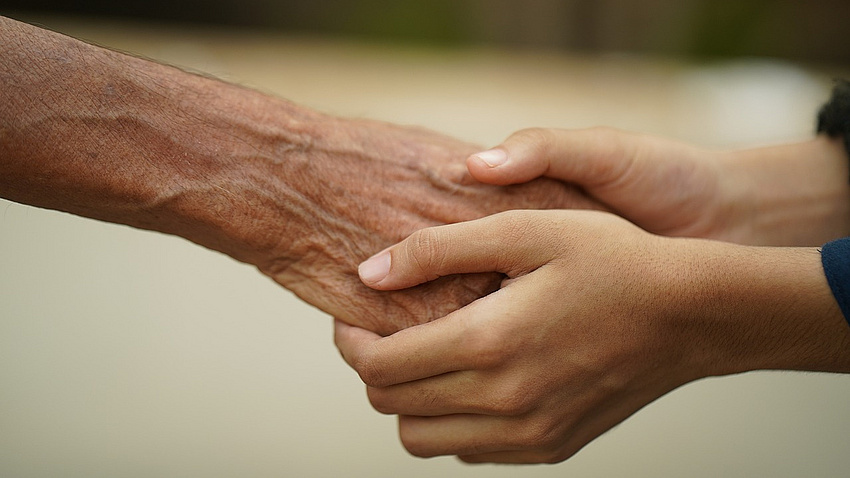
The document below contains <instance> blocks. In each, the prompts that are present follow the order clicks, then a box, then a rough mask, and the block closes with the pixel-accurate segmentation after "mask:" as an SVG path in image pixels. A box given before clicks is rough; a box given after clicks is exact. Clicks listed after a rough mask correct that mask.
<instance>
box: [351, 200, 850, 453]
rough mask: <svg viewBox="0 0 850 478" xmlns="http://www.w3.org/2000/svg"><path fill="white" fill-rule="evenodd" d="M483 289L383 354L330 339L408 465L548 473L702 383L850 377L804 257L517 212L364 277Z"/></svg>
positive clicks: (361, 341)
mask: <svg viewBox="0 0 850 478" xmlns="http://www.w3.org/2000/svg"><path fill="white" fill-rule="evenodd" d="M483 271H497V272H501V273H502V274H504V277H505V279H504V281H503V283H502V288H501V289H500V290H498V291H496V292H494V293H492V294H490V295H488V296H486V297H484V298H482V299H479V300H477V301H475V302H473V303H472V304H470V305H468V306H466V307H465V308H463V309H461V310H459V311H457V312H454V313H452V314H450V315H448V316H446V317H444V318H442V319H439V320H437V321H434V322H431V323H429V324H425V325H420V326H415V327H411V328H409V329H405V330H402V331H400V332H398V333H396V334H393V335H391V336H388V337H385V338H382V337H380V336H378V335H376V334H374V333H372V332H369V331H366V330H364V329H360V328H356V327H351V326H349V325H346V324H343V323H342V322H337V325H336V329H335V331H336V342H337V346H338V347H339V349H340V351H341V352H342V355H343V357H344V359H345V360H346V361H347V362H348V363H349V364H350V365H352V367H353V368H354V369H355V370H357V372H358V373H359V374H360V376H361V378H362V379H363V380H364V382H365V383H366V384H367V385H368V395H369V399H370V401H371V402H372V404H373V406H374V407H375V408H376V409H377V410H379V411H381V412H384V413H391V414H398V415H399V425H400V435H401V440H402V442H403V443H404V445H405V447H406V448H407V449H408V450H410V451H411V452H412V453H413V454H415V455H418V456H433V455H444V454H452V455H459V456H460V457H461V458H462V459H464V460H466V461H470V462H482V461H489V462H556V461H560V460H564V459H566V458H568V457H569V456H571V455H572V454H574V453H575V452H576V451H578V450H579V449H580V448H581V447H582V446H584V445H585V444H587V443H588V442H589V441H591V440H593V439H594V438H595V437H597V436H598V435H600V434H602V433H604V432H605V431H606V430H608V429H610V428H611V427H613V426H614V425H616V424H617V423H619V422H621V421H622V420H624V419H625V418H627V417H628V416H629V415H631V414H632V413H634V412H636V411H637V410H638V409H640V408H641V407H643V406H644V405H646V404H648V403H650V402H651V401H653V400H655V399H656V398H658V397H660V396H662V395H664V394H665V393H667V392H669V391H671V390H673V389H675V388H676V387H678V386H680V385H682V384H685V383H687V382H690V381H692V380H695V379H698V378H701V377H706V376H711V375H722V374H730V373H737V372H743V371H747V370H753V369H765V368H768V369H804V370H829V371H850V328H848V327H847V324H846V322H845V321H844V318H843V316H842V315H841V312H840V310H839V309H838V306H837V304H836V303H835V299H834V298H833V297H832V294H831V292H830V289H829V287H828V285H827V283H826V279H825V277H824V274H823V270H822V268H821V262H820V254H819V253H818V250H817V249H816V248H791V247H785V248H772V247H754V246H742V245H735V244H730V243H724V242H718V241H712V240H705V239H689V238H669V237H663V236H658V235H653V234H650V233H647V232H645V231H643V230H641V229H640V228H638V227H636V226H634V225H632V224H630V223H629V222H627V221H625V220H624V219H622V218H620V217H617V216H615V215H613V214H609V213H603V212H593V211H513V212H507V213H501V214H497V215H494V216H489V217H486V218H483V219H479V220H475V221H471V222H466V223H460V224H454V225H448V226H440V227H434V228H429V229H424V230H421V231H418V232H416V233H414V234H413V235H411V236H410V237H409V238H408V239H406V240H404V241H403V242H401V243H399V244H397V245H395V246H393V247H391V248H389V249H387V250H385V251H383V252H381V253H379V254H377V255H376V256H374V257H372V258H371V259H369V260H368V261H366V262H365V263H363V264H361V266H360V276H361V279H362V280H363V281H364V282H365V283H366V284H367V285H369V286H370V287H373V288H375V289H378V290H383V291H388V290H395V289H400V288H404V287H410V286H413V285H415V284H419V283H422V282H425V281H430V280H433V279H436V278H438V277H442V276H447V275H452V274H459V273H473V272H483Z"/></svg>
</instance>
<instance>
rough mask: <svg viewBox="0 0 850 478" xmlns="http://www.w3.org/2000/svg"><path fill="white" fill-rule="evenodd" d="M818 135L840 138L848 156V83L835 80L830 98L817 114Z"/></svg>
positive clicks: (849, 93)
mask: <svg viewBox="0 0 850 478" xmlns="http://www.w3.org/2000/svg"><path fill="white" fill-rule="evenodd" d="M817 132H818V133H826V134H827V135H829V136H830V137H833V138H837V137H839V136H840V137H842V138H843V139H844V149H846V150H847V154H848V155H850V82H848V81H846V80H837V81H836V82H835V88H833V90H832V97H831V98H830V99H829V101H827V102H826V104H824V105H823V106H821V108H820V112H818V129H817Z"/></svg>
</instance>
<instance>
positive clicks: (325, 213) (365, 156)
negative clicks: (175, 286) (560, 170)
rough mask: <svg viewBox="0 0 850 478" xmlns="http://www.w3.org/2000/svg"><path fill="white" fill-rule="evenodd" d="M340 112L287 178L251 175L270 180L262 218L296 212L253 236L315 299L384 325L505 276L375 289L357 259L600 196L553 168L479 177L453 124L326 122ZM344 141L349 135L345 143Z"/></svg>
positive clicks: (418, 318)
mask: <svg viewBox="0 0 850 478" xmlns="http://www.w3.org/2000/svg"><path fill="white" fill-rule="evenodd" d="M329 124H335V125H337V128H334V133H333V134H332V135H330V136H328V135H327V134H325V135H323V139H318V140H316V141H311V145H310V146H309V147H308V148H306V149H304V150H299V151H297V153H295V154H294V155H293V156H294V157H292V158H289V161H291V164H292V163H294V164H297V166H296V167H295V168H294V172H293V169H290V170H289V171H290V173H289V174H288V175H287V176H286V179H287V184H286V185H281V184H280V183H279V180H280V179H281V175H274V174H270V175H267V176H265V179H262V178H254V179H252V180H251V181H250V183H249V185H246V186H247V188H248V189H247V190H246V191H245V192H244V194H256V192H257V191H258V189H257V186H258V185H259V186H260V188H259V190H260V191H266V193H265V194H263V196H262V198H260V199H259V200H260V201H261V203H266V204H264V205H263V206H262V207H261V209H262V210H264V211H267V212H269V213H271V215H270V216H269V217H264V218H263V220H262V223H263V225H262V226H260V228H261V229H266V230H275V229H276V228H279V224H282V223H286V224H287V227H286V233H285V236H282V237H285V239H284V240H282V241H280V242H277V243H273V244H269V245H255V246H254V247H253V248H252V249H253V250H255V251H256V250H264V251H266V252H265V254H263V255H261V256H260V257H256V258H253V259H252V262H253V263H255V264H256V265H257V266H258V267H259V268H260V270H262V271H263V272H264V273H266V274H268V275H269V276H271V277H272V278H273V279H274V280H276V281H277V282H279V283H280V284H281V285H283V286H284V287H286V288H288V289H290V290H292V291H293V292H295V293H296V294H298V296H299V297H301V298H302V299H304V300H306V301H307V302H309V303H311V304H313V305H315V306H317V307H319V308H320V309H322V310H324V311H326V312H329V313H331V314H333V315H334V316H336V317H338V318H340V319H342V320H344V321H346V322H348V323H352V324H357V325H360V326H362V327H365V328H368V329H370V330H373V331H376V332H378V333H381V334H388V333H392V332H395V331H397V330H399V329H401V328H405V327H408V326H411V325H414V324H418V323H423V322H427V321H430V320H433V319H436V318H439V317H442V316H444V315H446V314H447V313H449V312H451V311H453V310H455V309H457V308H458V307H460V306H462V305H465V304H467V303H469V302H471V301H472V300H474V299H477V298H479V297H481V296H483V295H486V294H487V293H489V292H491V291H493V290H495V289H497V288H498V284H499V282H500V280H501V278H502V277H501V275H498V274H479V275H467V276H452V277H446V278H442V279H440V280H437V281H435V282H431V283H427V284H423V285H421V286H418V287H415V288H412V289H408V290H403V291H392V292H386V291H385V292H379V291H373V290H371V289H368V288H366V287H365V286H364V285H363V284H362V283H361V282H360V280H359V278H358V276H357V265H358V264H359V263H360V262H361V261H363V260H364V259H366V258H367V257H369V256H371V255H372V254H374V253H376V252H378V251H380V250H382V249H383V248H385V247H387V246H389V245H391V244H393V243H395V242H397V241H399V240H401V239H403V238H404V237H406V236H408V235H409V234H410V233H412V232H413V231H415V230H417V229H421V228H423V227H427V226H432V225H436V224H445V223H454V222H459V221H465V220H469V219H474V218H479V217H482V216H485V215H489V214H492V213H495V212H499V211H503V210H508V209H531V208H534V209H536V208H576V207H578V208H597V207H598V206H596V203H594V202H593V201H591V200H590V199H588V198H587V197H586V196H584V195H583V194H582V193H581V192H580V191H579V190H577V189H575V188H572V187H569V186H566V185H564V184H563V183H559V182H555V181H551V180H548V179H541V180H538V181H535V182H532V183H527V184H522V185H516V186H509V187H494V186H488V185H484V184H481V183H478V182H477V181H475V180H473V179H472V178H471V177H470V176H469V175H468V173H467V171H466V167H465V165H464V159H465V158H466V157H467V156H468V155H469V154H471V153H473V152H475V151H476V150H478V149H479V148H477V147H475V146H473V145H470V144H467V143H463V142H461V141H457V140H454V139H452V138H449V137H446V136H443V135H439V134H436V133H433V132H430V131H425V130H422V129H417V128H403V127H398V126H394V125H389V124H384V123H378V122H371V121H355V122H351V121H340V120H334V119H329V118H324V119H323V120H322V126H321V129H322V130H323V131H327V130H328V128H327V126H328V125H329ZM338 144H347V145H348V147H347V148H346V150H345V151H340V150H339V149H338V148H335V146H334V145H338ZM290 187H294V188H295V189H296V190H297V191H295V192H293V191H291V190H290ZM272 191H274V192H273V193H270V194H269V192H272ZM276 225H277V226H276ZM245 229H246V230H251V229H252V228H245ZM250 241H251V238H248V239H247V240H246V242H250ZM272 242H275V241H272Z"/></svg>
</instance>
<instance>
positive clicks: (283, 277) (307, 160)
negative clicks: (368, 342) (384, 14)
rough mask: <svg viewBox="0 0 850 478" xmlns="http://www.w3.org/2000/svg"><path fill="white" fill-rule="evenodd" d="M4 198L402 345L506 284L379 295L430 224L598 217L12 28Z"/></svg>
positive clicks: (284, 105) (557, 191)
mask: <svg viewBox="0 0 850 478" xmlns="http://www.w3.org/2000/svg"><path fill="white" fill-rule="evenodd" d="M0 85H2V88H0V105H3V107H2V108H0V196H2V197H4V198H7V199H10V200H13V201H17V202H21V203H25V204H30V205H34V206H39V207H45V208H50V209H57V210H61V211H66V212H70V213H73V214H78V215H81V216H86V217H91V218H95V219H100V220H105V221H110V222H116V223H121V224H127V225H130V226H134V227H138V228H143V229H150V230H155V231H160V232H164V233H169V234H175V235H178V236H181V237H184V238H186V239H189V240H191V241H193V242H195V243H198V244H200V245H203V246H205V247H208V248H211V249H215V250H218V251H221V252H224V253H226V254H228V255H230V256H232V257H234V258H235V259H237V260H240V261H243V262H247V263H250V264H254V265H256V266H257V267H258V268H259V269H260V270H261V271H263V272H264V273H266V274H268V275H269V276H271V277H272V278H274V279H275V280H276V281H277V282H279V283H280V284H282V285H283V286H285V287H287V288H289V289H291V290H292V291H294V292H295V293H296V294H298V295H299V296H300V297H302V298H303V299H305V300H307V301H308V302H310V303H311V304H313V305H316V306H317V307H319V308H321V309H323V310H325V311H327V312H329V313H331V314H333V315H335V316H337V317H339V318H341V319H343V320H346V321H348V322H350V323H353V324H356V325H360V326H363V327H367V328H370V329H372V330H375V331H378V332H381V333H389V332H392V331H394V330H397V329H399V328H402V327H405V326H408V325H412V324H414V323H419V322H424V321H428V320H431V319H433V318H436V317H440V316H442V315H445V314H446V313H447V312H448V311H450V310H453V309H455V308H457V307H458V306H461V305H463V304H465V303H468V302H469V301H471V300H474V299H475V298H477V297H479V296H481V295H482V294H484V293H486V292H488V291H490V290H492V289H493V288H494V287H495V286H496V285H497V283H498V281H499V279H500V278H499V277H498V276H494V275H486V276H477V277H464V278H457V277H456V278H446V279H444V280H441V281H437V282H435V283H431V284H428V285H426V286H423V287H421V288H419V289H412V290H408V291H403V292H398V293H377V292H375V291H371V290H368V289H367V288H365V287H364V286H363V285H362V284H360V282H359V280H358V279H357V275H356V266H357V264H358V263H359V262H360V261H361V260H363V259H364V258H366V257H368V256H369V255H371V254H372V253H374V252H375V251H376V250H380V249H381V248H382V247H385V246H387V245H389V244H392V243H393V242H395V241H398V240H400V239H401V238H403V237H405V236H406V235H408V234H409V233H411V232H412V231H414V230H416V229H419V228H421V227H425V226H430V225H434V224H440V223H449V222H456V221H461V220H467V219H472V218H475V217H480V216H483V215H486V214H489V213H493V212H497V211H500V210H505V209H516V208H547V207H559V208H563V207H594V203H593V202H591V201H590V200H588V199H587V198H586V197H585V196H583V195H582V194H580V193H578V192H577V191H576V190H574V189H570V188H567V187H564V186H563V185H560V184H556V183H554V182H548V181H545V182H544V181H539V182H536V183H534V184H529V185H522V186H515V187H510V188H495V187H492V186H483V185H481V184H478V183H475V182H474V181H472V180H470V179H469V177H468V175H467V174H466V171H465V167H464V166H463V160H464V158H465V157H466V156H467V155H469V154H470V153H472V152H474V151H476V147H475V146H473V145H469V144H466V143H463V142H460V141H456V140H453V139H451V138H448V137H445V136H442V135H438V134H435V133H432V132H428V131H423V130H420V129H413V128H402V127H398V126H394V125H390V124H385V123H379V122H374V121H368V120H345V119H340V118H335V117H331V116H327V115H323V114H320V113H317V112H315V111H311V110H309V109H306V108H303V107H299V106H297V105H294V104H292V103H290V102H287V101H284V100H281V99H277V98H272V97H269V96H266V95H262V94H260V93H257V92H255V91H252V90H248V89H245V88H241V87H238V86H234V85H229V84H226V83H223V82H220V81H216V80H214V79H210V78H205V77H201V76H197V75H191V74H187V73H185V72H182V71H180V70H178V69H176V68H172V67H167V66H164V65H159V64H156V63H153V62H150V61H146V60H142V59H138V58H133V57H130V56H127V55H124V54H120V53H116V52H112V51H109V50H107V49H103V48H99V47H96V46H92V45H88V44H85V43H83V42H80V41H77V40H74V39H71V38H68V37H65V36H63V35H59V34H56V33H52V32H48V31H45V30H42V29H39V28H35V27H32V26H30V25H26V24H22V23H19V22H16V21H13V20H9V19H5V18H0Z"/></svg>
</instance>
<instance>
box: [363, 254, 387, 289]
mask: <svg viewBox="0 0 850 478" xmlns="http://www.w3.org/2000/svg"><path fill="white" fill-rule="evenodd" d="M391 261H392V257H391V256H390V251H384V252H379V253H378V254H376V255H374V256H372V257H370V258H368V259H366V260H365V261H363V262H362V263H361V264H360V267H358V268H357V273H358V274H360V279H361V280H362V281H363V282H366V283H368V284H377V283H378V282H381V281H382V280H383V279H384V277H386V276H387V274H389V273H390V262H391Z"/></svg>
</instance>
